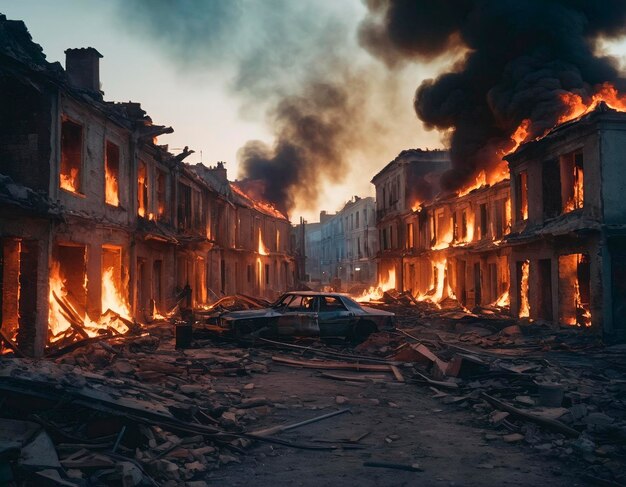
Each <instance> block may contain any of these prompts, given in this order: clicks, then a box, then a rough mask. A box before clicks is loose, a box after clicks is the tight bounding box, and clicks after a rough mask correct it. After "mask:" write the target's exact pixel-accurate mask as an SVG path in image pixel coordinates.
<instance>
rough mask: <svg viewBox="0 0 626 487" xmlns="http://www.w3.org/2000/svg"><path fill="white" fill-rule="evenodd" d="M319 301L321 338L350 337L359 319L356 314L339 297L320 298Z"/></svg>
mask: <svg viewBox="0 0 626 487" xmlns="http://www.w3.org/2000/svg"><path fill="white" fill-rule="evenodd" d="M318 301H319V304H318V312H317V316H318V321H319V327H320V336H322V337H331V336H340V337H347V336H349V335H350V333H351V332H352V328H353V326H354V324H355V323H356V319H357V318H356V316H355V314H354V312H352V311H350V310H348V308H346V306H345V305H344V304H343V302H342V301H341V299H339V298H338V297H337V296H319V298H318Z"/></svg>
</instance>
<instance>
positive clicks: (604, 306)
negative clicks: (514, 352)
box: [372, 104, 626, 340]
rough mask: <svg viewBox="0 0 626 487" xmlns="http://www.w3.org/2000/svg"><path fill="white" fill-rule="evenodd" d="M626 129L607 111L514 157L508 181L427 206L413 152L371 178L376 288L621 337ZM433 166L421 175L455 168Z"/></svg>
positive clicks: (625, 324) (625, 332) (624, 330)
mask: <svg viewBox="0 0 626 487" xmlns="http://www.w3.org/2000/svg"><path fill="white" fill-rule="evenodd" d="M625 127H626V114H625V113H623V112H618V111H615V110H612V109H609V108H607V107H606V105H602V104H601V105H599V107H598V108H596V109H595V110H594V111H592V112H591V113H589V114H587V115H585V116H583V117H581V118H580V119H577V120H575V121H572V122H568V123H566V124H563V125H561V126H559V127H557V128H555V129H553V130H552V131H551V132H549V133H548V134H547V135H546V136H544V137H542V138H540V139H539V140H536V141H532V142H529V143H526V144H523V145H522V146H521V147H520V148H519V149H518V150H517V151H515V152H514V153H513V154H510V155H508V156H506V160H507V161H508V163H509V167H510V173H511V177H510V179H505V180H503V181H500V182H499V183H496V184H493V185H491V186H486V185H481V184H476V185H475V187H473V188H468V189H467V190H465V191H462V192H461V193H460V194H455V195H441V194H440V195H439V196H438V197H436V198H433V199H432V200H430V201H428V202H423V201H417V200H412V198H411V197H410V196H407V195H408V194H409V189H408V188H410V187H411V185H412V184H415V183H414V180H411V178H410V177H408V176H407V172H406V169H405V168H406V165H407V163H406V152H407V151H405V153H404V154H405V157H404V158H403V157H400V156H399V158H398V159H396V160H394V161H392V162H391V163H390V164H389V165H387V166H386V167H385V168H384V169H383V170H382V171H381V172H380V173H378V174H377V175H376V176H375V177H374V179H373V180H372V182H373V183H374V184H375V185H376V192H377V198H378V206H377V226H378V230H379V234H380V239H381V250H380V252H379V254H378V259H379V277H378V278H379V283H380V284H382V285H387V287H396V288H398V289H399V290H407V291H410V292H411V293H412V294H413V295H414V296H415V297H416V299H418V300H429V301H432V302H434V303H437V304H440V303H442V302H443V301H444V300H445V299H446V298H452V299H454V300H456V301H458V302H459V304H460V305H462V306H464V307H465V308H467V309H472V308H474V307H477V306H478V307H481V306H488V305H498V306H509V305H510V312H511V314H512V315H513V316H515V317H519V318H525V319H530V320H532V321H544V322H549V323H553V324H554V325H578V326H581V327H589V328H591V329H592V330H595V331H597V332H598V333H602V334H603V335H604V336H605V337H606V338H607V339H609V340H624V339H625V338H626V320H624V318H623V311H624V309H625V306H626V305H625V299H626V298H625V297H626V293H625V292H624V286H623V282H624V275H625V273H626V271H625V270H624V269H625V267H624V264H623V262H624V256H625V252H626V251H625V250H624V249H625V248H626V245H625V243H626V241H625V240H624V232H625V230H624V228H626V212H625V210H624V208H623V205H622V204H621V203H620V194H621V193H622V192H623V190H624V188H625V187H626V172H625V171H624V169H623V164H621V162H620V157H621V156H620V154H621V151H622V149H623V148H624V146H625V145H626V135H625V132H624V129H625ZM401 156H402V154H401ZM415 164H418V163H417V162H416V163H415ZM436 164H438V166H424V171H428V172H429V173H430V174H431V175H438V174H441V173H442V172H443V171H444V170H445V169H446V167H447V163H446V161H445V160H443V159H441V160H439V161H438V162H437V163H436ZM403 188H405V189H403Z"/></svg>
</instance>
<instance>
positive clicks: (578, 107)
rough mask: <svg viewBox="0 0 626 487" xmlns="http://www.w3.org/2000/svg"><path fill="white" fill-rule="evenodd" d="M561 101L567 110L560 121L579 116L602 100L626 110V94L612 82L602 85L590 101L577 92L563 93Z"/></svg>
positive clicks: (616, 107)
mask: <svg viewBox="0 0 626 487" xmlns="http://www.w3.org/2000/svg"><path fill="white" fill-rule="evenodd" d="M561 101H562V102H563V104H564V105H565V106H566V107H567V110H566V111H565V113H563V114H562V115H561V117H560V118H559V121H558V123H564V122H568V121H569V120H573V119H575V118H578V117H580V116H582V115H584V114H585V113H587V112H590V111H591V110H593V109H594V108H596V107H597V106H598V104H600V103H601V102H604V103H606V104H607V105H608V106H609V107H610V108H613V109H614V110H619V111H626V95H621V94H620V93H619V92H618V91H617V88H615V86H613V85H612V84H611V83H603V84H602V85H600V87H599V88H598V91H596V93H595V94H594V95H592V96H591V100H589V101H588V102H585V101H584V100H583V98H582V96H580V95H578V94H576V93H563V94H562V95H561Z"/></svg>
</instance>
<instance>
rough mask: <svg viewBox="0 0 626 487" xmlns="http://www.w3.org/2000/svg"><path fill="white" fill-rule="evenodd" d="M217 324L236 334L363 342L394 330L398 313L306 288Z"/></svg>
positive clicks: (224, 317)
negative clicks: (377, 332)
mask: <svg viewBox="0 0 626 487" xmlns="http://www.w3.org/2000/svg"><path fill="white" fill-rule="evenodd" d="M218 323H219V326H220V327H222V328H224V329H227V330H229V331H231V332H233V333H234V334H236V335H237V336H245V335H249V334H262V335H272V336H288V335H291V336H319V337H322V338H331V337H333V338H334V337H339V338H346V339H348V340H350V341H351V342H353V343H360V342H362V341H364V340H365V339H366V338H367V337H368V336H369V335H370V334H372V333H374V332H376V331H379V330H387V329H392V328H393V326H394V323H395V315H394V314H393V313H390V312H388V311H381V310H377V309H373V308H368V307H366V306H361V305H360V304H359V303H357V302H356V301H354V300H353V299H352V298H350V297H348V296H345V295H343V294H338V293H320V292H313V291H305V292H288V293H285V294H283V295H282V296H281V297H280V298H279V299H278V300H277V301H276V302H275V303H274V304H273V305H272V306H271V307H269V308H262V309H256V310H245V311H233V312H231V313H226V314H223V315H222V316H221V317H220V318H219V322H218Z"/></svg>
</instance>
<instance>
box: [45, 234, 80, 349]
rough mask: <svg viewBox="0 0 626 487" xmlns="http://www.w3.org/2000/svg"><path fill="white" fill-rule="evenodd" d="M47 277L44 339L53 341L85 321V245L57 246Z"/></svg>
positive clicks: (64, 335)
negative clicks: (45, 332)
mask: <svg viewBox="0 0 626 487" xmlns="http://www.w3.org/2000/svg"><path fill="white" fill-rule="evenodd" d="M49 276H50V307H49V313H48V341H49V342H50V343H54V342H56V341H59V340H62V339H64V338H66V337H67V336H69V335H72V334H75V333H76V331H75V329H74V327H73V324H74V325H79V327H80V325H82V324H83V323H84V322H85V321H86V309H87V247H85V246H84V245H57V246H56V248H55V251H54V252H53V260H52V265H51V268H50V274H49ZM61 303H62V304H61ZM68 310H69V312H68ZM81 322H82V323H81Z"/></svg>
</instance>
